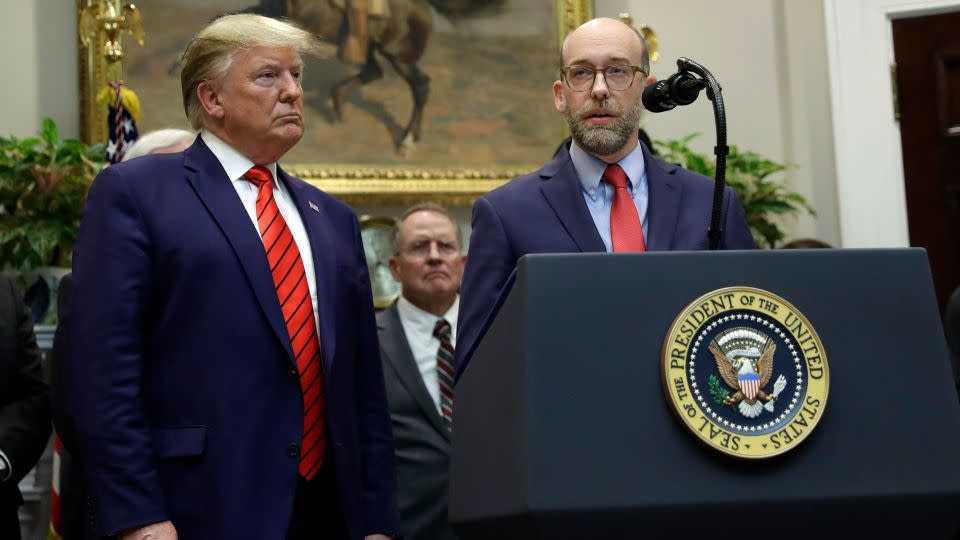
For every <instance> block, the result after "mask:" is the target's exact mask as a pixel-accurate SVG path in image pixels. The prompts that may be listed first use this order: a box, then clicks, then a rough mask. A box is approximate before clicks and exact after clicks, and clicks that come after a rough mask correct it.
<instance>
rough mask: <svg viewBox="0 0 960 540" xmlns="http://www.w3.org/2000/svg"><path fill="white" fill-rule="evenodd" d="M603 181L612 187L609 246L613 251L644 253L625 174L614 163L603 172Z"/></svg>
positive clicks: (638, 218) (634, 206) (635, 212)
mask: <svg viewBox="0 0 960 540" xmlns="http://www.w3.org/2000/svg"><path fill="white" fill-rule="evenodd" d="M603 179H604V180H606V181H607V182H608V183H609V184H610V185H611V186H613V206H611V207H610V244H611V247H612V248H613V251H614V252H616V253H619V252H622V251H646V250H647V246H646V243H644V241H643V227H642V226H641V225H640V214H638V213H637V205H635V204H634V203H633V199H632V198H631V197H630V193H629V192H628V191H627V173H625V172H623V169H622V168H620V166H619V165H617V164H616V163H614V164H613V165H608V166H607V170H605V171H603Z"/></svg>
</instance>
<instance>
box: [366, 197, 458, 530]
mask: <svg viewBox="0 0 960 540" xmlns="http://www.w3.org/2000/svg"><path fill="white" fill-rule="evenodd" d="M460 246H461V242H460V228H459V227H458V226H457V223H456V221H454V219H453V217H451V216H450V214H449V213H447V211H446V210H444V209H443V207H441V206H438V205H436V204H433V203H423V204H418V205H416V206H414V207H412V208H410V209H409V210H407V211H406V212H405V213H404V215H403V217H402V218H401V219H400V221H399V223H397V225H396V227H395V228H394V233H393V256H392V257H390V272H391V273H392V274H393V279H395V280H397V281H398V282H399V283H400V284H401V291H402V292H401V296H400V298H399V299H398V300H397V301H396V302H395V303H394V304H393V305H391V306H390V307H388V308H387V309H385V310H384V311H382V312H380V313H378V314H377V335H378V337H379V339H380V359H381V361H382V362H383V377H384V381H385V382H386V388H387V401H388V402H389V404H390V418H391V420H392V423H393V441H394V447H395V448H396V451H395V455H396V462H395V465H396V471H397V507H398V509H399V511H400V535H401V536H402V537H403V538H404V539H405V540H456V536H454V534H453V529H451V528H450V524H449V522H448V521H447V478H448V474H449V470H450V430H451V423H452V420H453V352H454V347H455V346H456V340H457V309H458V307H459V294H458V291H459V290H460V279H461V278H462V277H463V264H464V260H465V256H464V254H463V253H462V252H461V250H460Z"/></svg>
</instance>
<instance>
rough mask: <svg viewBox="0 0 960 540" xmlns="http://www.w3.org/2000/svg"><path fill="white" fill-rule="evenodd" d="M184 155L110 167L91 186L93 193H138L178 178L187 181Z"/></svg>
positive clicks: (156, 156)
mask: <svg viewBox="0 0 960 540" xmlns="http://www.w3.org/2000/svg"><path fill="white" fill-rule="evenodd" d="M183 164H184V161H183V154H182V153H180V152H177V153H173V154H148V155H146V156H141V157H137V158H134V159H131V160H130V161H123V162H120V163H117V164H115V165H110V166H108V167H107V168H105V169H103V170H102V171H100V174H98V175H97V177H96V178H95V179H94V182H93V184H92V185H91V186H90V190H91V191H106V192H115V191H117V190H120V189H122V190H123V191H126V192H130V193H135V192H138V191H141V190H148V189H150V188H151V187H152V186H157V185H160V183H161V182H162V183H163V184H169V181H170V180H171V179H172V178H175V177H176V176H178V175H179V176H180V177H184V176H185V172H184V167H183Z"/></svg>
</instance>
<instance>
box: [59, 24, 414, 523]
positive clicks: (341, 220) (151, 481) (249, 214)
mask: <svg viewBox="0 0 960 540" xmlns="http://www.w3.org/2000/svg"><path fill="white" fill-rule="evenodd" d="M315 50H317V45H316V42H315V40H314V38H313V37H312V36H311V35H310V34H308V33H306V32H304V31H302V30H300V29H299V28H296V27H294V26H292V25H290V24H287V23H285V22H280V21H276V20H273V19H269V18H265V17H261V16H258V15H249V14H246V15H232V16H227V17H223V18H220V19H217V20H216V21H214V22H213V23H211V24H210V25H209V26H208V27H206V28H205V29H204V30H202V31H201V32H200V33H199V34H198V35H197V36H196V37H195V38H194V40H193V41H192V42H191V43H190V45H189V46H188V48H187V49H186V51H185V52H184V58H183V71H182V73H181V85H182V88H183V95H184V107H185V109H186V111H187V116H188V117H189V119H190V121H191V124H192V125H193V127H194V128H195V129H197V130H199V131H200V135H199V137H198V138H197V140H196V142H195V143H194V144H193V146H191V147H190V148H188V149H187V150H185V151H184V152H178V153H172V154H164V155H150V156H144V157H142V158H139V159H135V160H131V161H129V162H125V163H121V164H118V165H114V166H111V167H109V168H108V169H106V170H104V171H103V172H102V173H101V174H100V175H99V177H98V178H97V180H96V181H95V182H94V184H93V186H92V187H91V189H90V194H89V200H88V203H87V208H86V212H85V215H84V218H83V222H82V224H81V227H80V234H79V238H78V240H77V244H76V250H75V253H74V261H73V262H74V266H73V276H74V291H75V292H74V297H73V300H72V315H71V327H70V329H69V333H70V336H69V338H70V339H69V343H70V353H69V354H68V358H67V359H66V362H65V365H64V366H63V369H64V373H63V377H64V380H65V381H67V382H68V384H65V388H64V389H63V395H62V399H64V400H65V403H66V404H67V407H66V408H67V409H68V410H69V411H70V416H71V420H70V421H71V422H74V423H75V426H74V427H75V431H74V433H75V434H76V437H75V438H76V440H77V443H78V447H79V448H78V450H79V452H80V457H81V459H82V461H83V465H84V471H85V476H86V483H87V487H88V489H89V497H90V499H91V500H92V505H93V514H94V519H95V520H96V525H97V532H98V534H101V535H116V536H119V537H120V538H121V539H122V540H131V539H132V540H138V539H139V540H146V539H162V540H170V539H176V538H178V537H179V538H185V539H194V538H211V539H213V538H223V539H227V538H229V539H231V540H234V539H250V540H265V539H283V538H288V539H301V538H338V539H339V538H349V539H351V540H360V539H363V538H365V539H366V540H373V539H386V538H388V535H392V534H394V532H395V530H396V521H397V518H396V511H395V509H394V508H393V506H394V503H393V493H394V470H393V442H392V438H391V433H390V418H389V414H388V410H387V402H386V398H385V392H384V383H383V374H382V370H381V364H380V358H379V353H378V346H377V333H376V326H375V321H374V314H373V302H372V298H371V289H370V282H369V277H368V274H367V267H366V262H365V258H364V254H363V249H362V245H361V240H360V232H359V226H358V223H357V219H356V216H355V215H354V213H353V212H352V211H351V210H350V208H348V207H347V206H345V205H344V204H342V203H340V202H338V201H336V200H335V199H334V198H333V197H330V196H328V195H326V194H324V193H323V192H321V191H319V190H317V189H315V188H313V187H311V186H310V185H308V184H306V183H305V182H303V181H301V180H299V179H297V178H294V177H292V176H289V175H288V174H286V173H285V172H284V171H283V169H281V168H280V167H279V166H278V165H277V161H278V160H279V159H280V157H281V156H283V155H284V154H285V153H286V152H287V151H288V150H289V149H290V148H291V147H292V146H293V145H295V144H296V143H297V142H298V141H299V140H300V138H301V136H302V135H303V105H302V101H303V99H302V98H303V91H302V88H301V84H300V79H301V72H302V62H301V58H300V54H301V52H312V51H315Z"/></svg>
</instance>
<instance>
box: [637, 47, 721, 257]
mask: <svg viewBox="0 0 960 540" xmlns="http://www.w3.org/2000/svg"><path fill="white" fill-rule="evenodd" d="M703 89H706V90H707V99H709V100H710V101H711V102H713V117H714V123H715V125H716V128H717V145H716V146H714V147H713V153H714V155H715V156H717V170H716V174H715V175H714V189H713V206H712V209H711V213H710V228H709V229H708V230H707V238H708V239H709V243H710V249H711V250H715V249H719V247H720V240H721V239H722V238H723V228H722V227H721V224H720V215H721V211H722V208H723V192H724V188H725V187H726V173H727V154H728V153H729V152H730V149H729V148H728V147H727V116H726V111H725V110H724V107H723V95H722V93H721V92H722V90H721V88H720V84H719V83H717V79H716V78H714V76H713V74H712V73H710V71H709V70H708V69H707V68H705V67H703V66H701V65H700V64H698V63H696V62H694V61H693V60H690V59H689V58H684V57H680V58H679V59H678V60H677V72H676V73H674V74H673V75H671V76H669V77H667V78H666V79H665V80H662V81H657V82H655V83H654V84H651V85H650V86H648V87H646V88H644V89H643V94H642V96H641V100H642V101H643V106H644V107H645V108H646V109H647V110H648V111H650V112H652V113H659V112H665V111H669V110H672V109H673V108H675V107H676V106H677V105H689V104H691V103H693V102H694V101H696V100H697V97H698V96H699V95H700V91H701V90H703Z"/></svg>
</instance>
